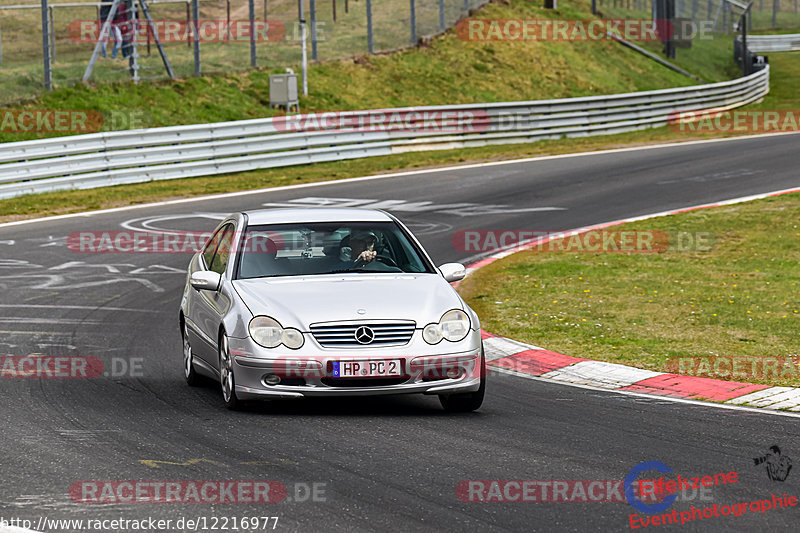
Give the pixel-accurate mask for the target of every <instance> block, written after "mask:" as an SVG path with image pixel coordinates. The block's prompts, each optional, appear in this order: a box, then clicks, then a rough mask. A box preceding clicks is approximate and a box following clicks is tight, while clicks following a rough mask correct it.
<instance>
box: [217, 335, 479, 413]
mask: <svg viewBox="0 0 800 533" xmlns="http://www.w3.org/2000/svg"><path fill="white" fill-rule="evenodd" d="M229 341H230V342H229V344H230V350H231V356H232V359H233V371H234V377H235V381H236V396H237V397H239V398H240V399H289V398H303V397H315V396H316V397H319V396H375V395H389V394H453V393H466V392H475V391H477V390H478V388H479V387H480V381H481V377H482V376H481V368H482V367H481V347H480V333H479V332H474V334H471V335H468V338H467V339H465V341H461V342H459V343H456V345H457V347H458V348H461V349H460V350H459V351H455V352H449V351H447V350H445V349H443V348H449V346H447V345H444V344H439V345H436V347H433V346H427V347H426V348H427V349H425V350H416V353H409V352H411V351H412V350H411V349H412V347H410V346H405V347H397V348H390V347H384V348H379V349H371V350H363V349H356V350H353V349H347V350H314V349H313V348H312V349H311V350H305V349H300V350H297V351H293V352H288V351H287V352H284V353H282V354H281V355H277V356H272V357H264V349H260V348H258V347H254V346H253V343H252V341H250V340H249V339H229ZM437 347H438V351H439V352H440V353H432V352H436V351H437V350H436V348H437ZM418 348H421V347H418ZM464 348H468V349H464ZM314 352H316V353H314ZM365 352H368V353H365ZM420 352H422V353H420ZM390 359H398V360H400V361H401V366H402V375H401V376H398V377H390V378H389V377H386V378H384V377H381V378H334V377H333V376H332V375H331V373H330V368H331V367H330V365H329V363H330V362H332V361H368V360H369V361H374V360H390ZM268 376H271V377H273V379H274V376H278V377H279V378H281V381H280V383H277V384H273V385H270V384H268V383H267V377H268Z"/></svg>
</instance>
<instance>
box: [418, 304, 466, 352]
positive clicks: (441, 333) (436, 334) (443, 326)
mask: <svg viewBox="0 0 800 533" xmlns="http://www.w3.org/2000/svg"><path fill="white" fill-rule="evenodd" d="M469 326H470V321H469V315H467V313H465V312H464V311H462V310H461V309H453V310H452V311H448V312H446V313H445V314H444V315H442V318H441V319H440V320H439V322H438V323H437V324H428V325H427V326H425V328H424V329H423V330H422V338H423V339H425V342H427V343H428V344H437V343H438V342H439V341H441V340H442V339H445V340H448V341H450V342H458V341H460V340H462V339H463V338H464V337H466V336H467V333H469Z"/></svg>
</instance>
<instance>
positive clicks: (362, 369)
mask: <svg viewBox="0 0 800 533" xmlns="http://www.w3.org/2000/svg"><path fill="white" fill-rule="evenodd" d="M402 368H403V367H402V365H401V361H400V359H381V360H375V361H334V362H333V377H335V378H377V377H396V376H402V375H403V372H402Z"/></svg>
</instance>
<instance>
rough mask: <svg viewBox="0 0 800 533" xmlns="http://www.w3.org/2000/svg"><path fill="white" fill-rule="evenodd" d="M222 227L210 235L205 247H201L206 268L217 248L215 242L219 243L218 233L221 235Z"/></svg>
mask: <svg viewBox="0 0 800 533" xmlns="http://www.w3.org/2000/svg"><path fill="white" fill-rule="evenodd" d="M224 229H225V228H222V229H220V230H219V231H218V232H216V233H215V234H214V235H212V236H211V238H210V239H208V242H207V243H206V247H205V248H203V260H204V261H205V263H206V268H208V267H209V266H210V265H211V259H213V257H214V252H215V251H216V250H217V243H219V237H220V235H222V232H223V230H224Z"/></svg>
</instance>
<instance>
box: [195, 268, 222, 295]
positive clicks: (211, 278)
mask: <svg viewBox="0 0 800 533" xmlns="http://www.w3.org/2000/svg"><path fill="white" fill-rule="evenodd" d="M221 280H222V276H220V275H219V274H217V273H216V272H212V271H210V270H198V271H197V272H195V273H193V274H192V277H190V278H189V283H190V284H191V285H192V287H194V288H195V289H197V290H198V291H199V290H207V291H215V290H217V289H219V282H220V281H221Z"/></svg>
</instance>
